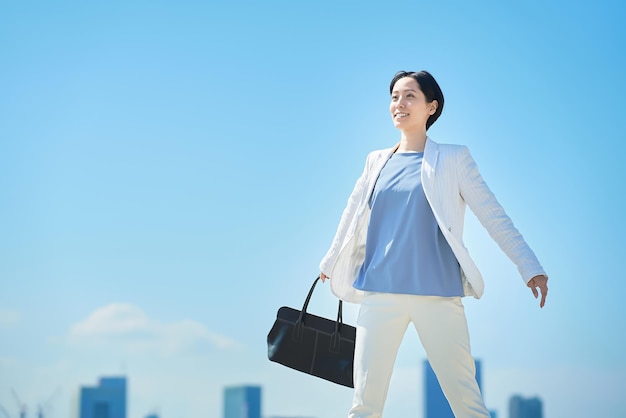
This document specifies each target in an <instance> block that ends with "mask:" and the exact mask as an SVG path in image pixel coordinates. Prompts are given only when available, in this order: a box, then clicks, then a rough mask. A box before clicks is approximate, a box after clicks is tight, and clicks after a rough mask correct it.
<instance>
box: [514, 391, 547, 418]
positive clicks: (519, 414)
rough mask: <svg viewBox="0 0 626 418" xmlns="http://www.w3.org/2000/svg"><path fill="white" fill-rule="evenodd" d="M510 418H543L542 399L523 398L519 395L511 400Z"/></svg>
mask: <svg viewBox="0 0 626 418" xmlns="http://www.w3.org/2000/svg"><path fill="white" fill-rule="evenodd" d="M509 418H543V404H542V402H541V399H539V398H537V397H535V398H523V397H521V396H519V395H514V396H511V399H509Z"/></svg>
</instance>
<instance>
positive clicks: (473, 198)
mask: <svg viewBox="0 0 626 418" xmlns="http://www.w3.org/2000/svg"><path fill="white" fill-rule="evenodd" d="M457 158H458V161H457V164H456V166H457V169H458V170H459V172H458V173H457V175H458V179H459V188H460V193H461V197H462V198H463V199H464V200H465V202H466V203H467V205H468V206H469V207H470V209H471V210H472V212H473V213H474V214H475V215H476V217H477V218H478V220H479V221H480V223H481V224H482V225H483V227H484V228H485V229H486V230H487V232H488V233H489V235H490V236H491V238H492V239H493V240H494V241H495V242H496V243H497V244H498V246H499V247H500V248H501V249H502V251H503V252H504V253H505V254H506V256H507V257H508V258H509V259H510V260H511V261H512V262H513V263H514V264H515V265H516V266H517V270H518V271H519V273H520V275H521V276H522V280H524V283H528V281H529V280H530V279H532V278H533V277H534V276H537V275H539V274H544V275H545V274H546V273H545V271H544V270H543V267H542V266H541V264H540V263H539V260H538V259H537V257H536V256H535V253H534V252H533V251H532V250H531V249H530V247H529V246H528V244H527V243H526V241H525V240H524V237H523V236H522V234H520V232H519V231H518V230H517V228H516V227H515V226H514V225H513V221H512V220H511V218H509V216H508V215H507V214H506V212H505V211H504V208H503V207H502V206H501V205H500V203H499V202H498V200H497V199H496V197H495V195H494V194H493V193H492V192H491V190H490V189H489V187H488V186H487V184H486V183H485V181H484V180H483V178H482V176H481V174H480V172H479V171H478V166H477V164H476V162H475V161H474V159H473V158H472V156H471V154H470V152H469V149H468V148H467V147H461V150H460V152H459V153H458V154H457Z"/></svg>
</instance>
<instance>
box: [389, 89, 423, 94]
mask: <svg viewBox="0 0 626 418" xmlns="http://www.w3.org/2000/svg"><path fill="white" fill-rule="evenodd" d="M399 91H412V92H417V90H415V89H404V90H394V91H392V92H391V94H393V93H397V92H399Z"/></svg>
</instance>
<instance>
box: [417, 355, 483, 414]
mask: <svg viewBox="0 0 626 418" xmlns="http://www.w3.org/2000/svg"><path fill="white" fill-rule="evenodd" d="M475 365H476V381H477V382H478V387H480V388H481V390H482V386H481V384H482V383H481V364H480V360H475ZM424 417H425V418H454V414H453V413H452V409H451V408H450V404H449V403H448V400H447V399H446V397H445V395H444V394H443V391H442V390H441V386H439V381H438V380H437V376H435V372H434V371H433V368H432V367H430V363H429V362H428V360H424Z"/></svg>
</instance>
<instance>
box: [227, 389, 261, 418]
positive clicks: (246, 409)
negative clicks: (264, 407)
mask: <svg viewBox="0 0 626 418" xmlns="http://www.w3.org/2000/svg"><path fill="white" fill-rule="evenodd" d="M224 418H261V387H260V386H231V387H227V388H225V389H224Z"/></svg>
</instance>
